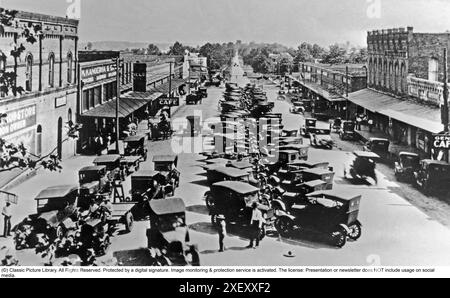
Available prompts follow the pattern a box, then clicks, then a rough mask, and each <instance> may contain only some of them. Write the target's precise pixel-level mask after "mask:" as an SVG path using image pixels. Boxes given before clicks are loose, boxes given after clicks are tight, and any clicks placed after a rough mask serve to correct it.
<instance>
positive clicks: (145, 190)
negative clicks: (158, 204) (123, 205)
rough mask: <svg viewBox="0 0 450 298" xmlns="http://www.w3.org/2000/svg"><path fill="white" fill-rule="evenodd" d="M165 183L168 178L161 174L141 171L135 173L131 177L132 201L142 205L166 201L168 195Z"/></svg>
mask: <svg viewBox="0 0 450 298" xmlns="http://www.w3.org/2000/svg"><path fill="white" fill-rule="evenodd" d="M165 182H166V177H165V176H164V175H163V174H161V172H156V171H148V170H141V171H139V172H136V173H134V174H133V175H131V201H132V202H138V203H142V202H144V201H151V200H158V199H164V198H165V197H166V195H167V193H166V190H165V189H164V187H165V185H164V183H165ZM172 191H173V190H172Z"/></svg>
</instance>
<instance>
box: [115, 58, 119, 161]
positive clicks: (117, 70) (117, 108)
mask: <svg viewBox="0 0 450 298" xmlns="http://www.w3.org/2000/svg"><path fill="white" fill-rule="evenodd" d="M116 89H117V90H116V152H117V153H118V152H119V139H120V131H119V129H120V125H119V106H120V58H119V57H117V58H116Z"/></svg>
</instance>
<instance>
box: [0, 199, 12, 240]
mask: <svg viewBox="0 0 450 298" xmlns="http://www.w3.org/2000/svg"><path fill="white" fill-rule="evenodd" d="M2 215H3V219H4V220H3V224H4V225H3V237H5V238H7V237H9V236H11V217H12V210H11V203H10V202H7V203H6V205H5V207H3V210H2Z"/></svg>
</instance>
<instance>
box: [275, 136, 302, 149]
mask: <svg viewBox="0 0 450 298" xmlns="http://www.w3.org/2000/svg"><path fill="white" fill-rule="evenodd" d="M274 141H277V143H278V145H279V146H280V147H284V146H290V145H302V144H303V138H301V137H283V138H279V139H278V140H274Z"/></svg>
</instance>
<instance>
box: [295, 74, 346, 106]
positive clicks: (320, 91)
mask: <svg viewBox="0 0 450 298" xmlns="http://www.w3.org/2000/svg"><path fill="white" fill-rule="evenodd" d="M291 78H292V79H294V80H295V81H296V82H297V83H299V84H300V85H303V86H304V87H306V88H308V89H309V90H311V91H312V92H314V93H316V94H317V95H320V96H322V97H323V98H324V99H326V100H328V101H331V102H345V101H347V99H346V98H344V97H343V96H342V95H340V94H337V93H333V92H329V91H328V90H326V89H324V88H323V86H321V85H320V84H316V83H313V82H305V81H300V80H298V79H295V78H294V77H291Z"/></svg>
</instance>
